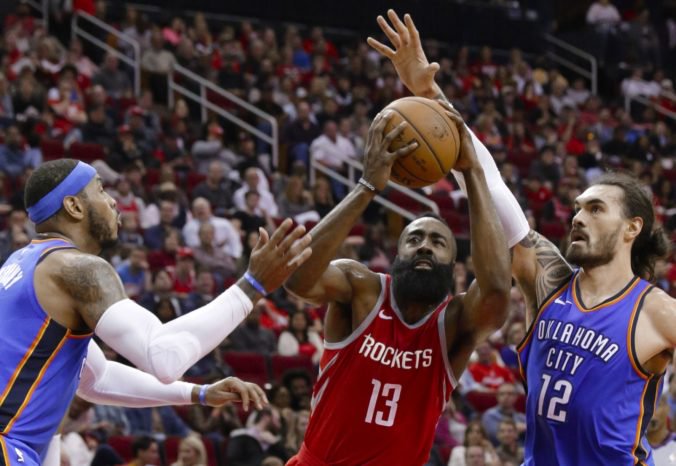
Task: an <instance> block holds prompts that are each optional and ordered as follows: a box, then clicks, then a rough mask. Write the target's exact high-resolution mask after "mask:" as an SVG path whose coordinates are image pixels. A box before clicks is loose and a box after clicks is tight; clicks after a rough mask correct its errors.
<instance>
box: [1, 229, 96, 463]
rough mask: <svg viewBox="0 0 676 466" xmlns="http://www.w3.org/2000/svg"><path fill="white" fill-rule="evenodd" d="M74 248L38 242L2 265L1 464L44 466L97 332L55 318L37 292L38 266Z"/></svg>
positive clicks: (21, 250)
mask: <svg viewBox="0 0 676 466" xmlns="http://www.w3.org/2000/svg"><path fill="white" fill-rule="evenodd" d="M69 248H74V246H73V245H72V244H71V243H68V242H66V241H63V240H58V239H50V240H35V241H33V242H31V244H29V245H28V246H26V247H25V248H23V249H20V250H18V251H16V252H15V253H14V254H12V255H11V256H10V257H9V259H7V261H6V262H5V264H4V265H3V266H2V268H0V341H2V351H0V448H1V449H2V452H1V454H0V465H13V466H14V465H24V466H26V465H39V464H41V463H42V461H41V458H42V457H43V456H44V455H45V453H46V450H47V447H48V445H49V442H50V440H51V438H52V436H53V435H54V434H55V433H56V431H57V429H58V427H59V424H60V423H61V420H62V419H63V416H64V414H65V413H66V410H67V409H68V406H69V405H70V402H71V400H72V399H73V396H74V395H75V390H76V389H77V386H78V382H79V378H80V373H81V369H82V367H83V364H84V360H85V357H86V355H87V346H88V344H89V340H90V339H91V334H87V335H78V334H73V333H72V332H71V331H70V330H69V329H67V328H65V327H63V326H62V325H60V324H58V323H57V322H55V321H54V320H52V319H51V318H50V317H49V316H48V315H47V313H46V312H45V311H44V310H43V309H42V307H41V306H40V303H39V302H38V299H37V297H36V295H35V286H34V284H33V275H34V272H35V268H36V266H37V265H38V264H39V263H40V261H41V260H42V259H44V258H45V257H46V255H47V254H49V253H50V252H53V251H56V250H59V249H69Z"/></svg>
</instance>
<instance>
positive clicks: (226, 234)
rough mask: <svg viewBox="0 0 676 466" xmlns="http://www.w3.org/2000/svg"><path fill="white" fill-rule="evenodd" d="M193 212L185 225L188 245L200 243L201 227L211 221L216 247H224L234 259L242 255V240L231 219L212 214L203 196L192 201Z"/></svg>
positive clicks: (185, 236) (193, 246)
mask: <svg viewBox="0 0 676 466" xmlns="http://www.w3.org/2000/svg"><path fill="white" fill-rule="evenodd" d="M192 214H193V219H192V220H190V221H189V222H187V223H186V224H185V226H184V227H183V238H184V239H185V243H186V245H187V246H190V247H192V248H195V247H197V246H199V245H200V239H199V227H200V225H202V224H204V223H209V224H211V225H212V226H213V227H214V242H213V245H214V247H216V248H222V249H223V250H224V251H225V252H226V253H227V254H228V255H229V256H230V257H232V258H233V259H237V258H239V256H241V255H242V241H241V240H240V237H239V234H238V233H237V230H236V229H235V227H233V226H232V223H230V221H228V220H226V219H224V218H221V217H216V216H215V215H212V213H211V205H210V204H209V201H207V200H206V199H204V198H203V197H198V198H196V199H195V200H194V201H193V203H192Z"/></svg>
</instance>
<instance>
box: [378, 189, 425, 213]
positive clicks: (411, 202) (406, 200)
mask: <svg viewBox="0 0 676 466" xmlns="http://www.w3.org/2000/svg"><path fill="white" fill-rule="evenodd" d="M387 199H388V200H389V201H390V202H393V203H394V204H397V205H398V206H399V207H401V208H402V209H406V210H408V211H410V212H413V213H414V214H415V213H421V212H425V211H427V210H429V208H428V207H427V206H425V205H423V204H421V203H419V202H418V201H416V200H415V199H413V198H412V197H410V196H408V195H406V194H404V193H402V192H399V191H397V190H396V189H393V190H391V191H390V192H389V193H388V194H387Z"/></svg>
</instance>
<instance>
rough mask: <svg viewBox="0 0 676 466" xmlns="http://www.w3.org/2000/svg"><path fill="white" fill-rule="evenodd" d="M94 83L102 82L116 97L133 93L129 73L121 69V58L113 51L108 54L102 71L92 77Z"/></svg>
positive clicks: (113, 96) (109, 92) (107, 90)
mask: <svg viewBox="0 0 676 466" xmlns="http://www.w3.org/2000/svg"><path fill="white" fill-rule="evenodd" d="M92 84H100V85H101V86H103V88H104V89H105V90H106V92H107V93H108V95H110V96H111V97H112V98H114V99H119V98H120V97H126V96H128V95H130V94H131V90H132V86H131V81H130V79H129V75H128V74H127V73H125V72H124V71H122V70H121V69H120V63H119V60H118V59H117V57H116V56H115V55H113V54H112V53H108V54H106V56H105V58H104V59H103V63H102V64H101V69H100V71H99V72H98V73H97V74H95V75H94V77H93V78H92Z"/></svg>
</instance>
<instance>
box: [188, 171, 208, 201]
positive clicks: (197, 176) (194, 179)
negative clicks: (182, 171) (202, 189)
mask: <svg viewBox="0 0 676 466" xmlns="http://www.w3.org/2000/svg"><path fill="white" fill-rule="evenodd" d="M206 179H207V176H206V175H203V174H202V173H197V172H188V179H187V180H186V192H187V194H188V196H191V195H192V190H193V189H195V187H196V186H197V185H198V184H200V183H201V182H202V181H204V180H206Z"/></svg>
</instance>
